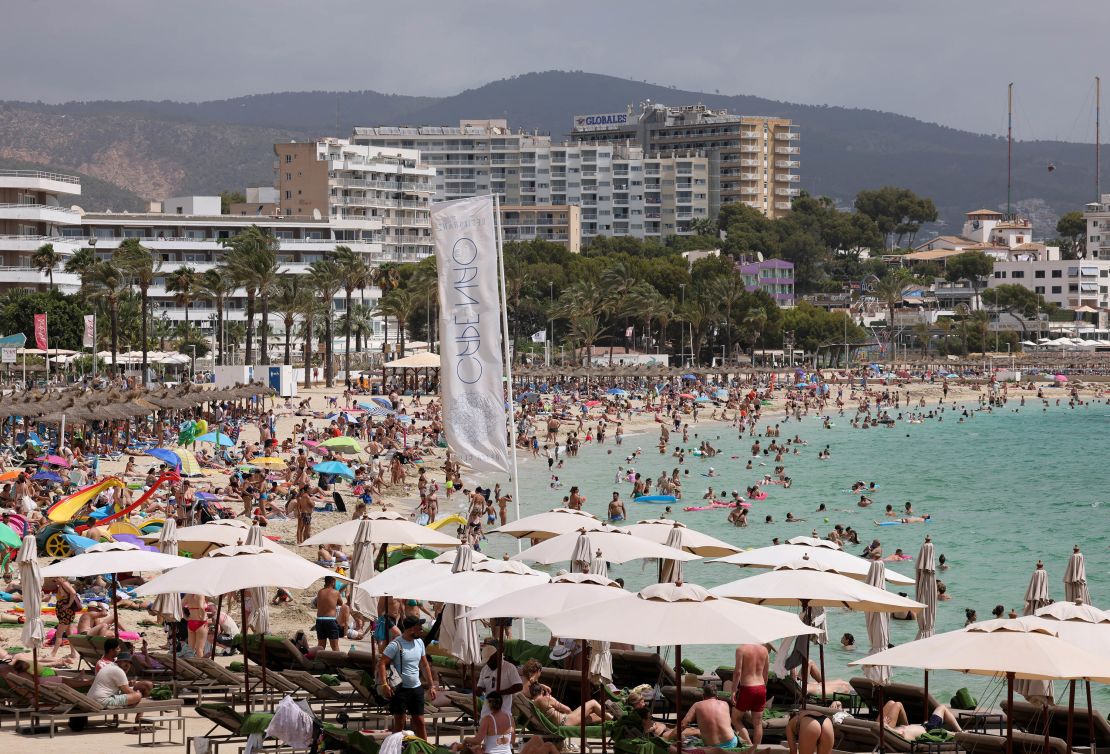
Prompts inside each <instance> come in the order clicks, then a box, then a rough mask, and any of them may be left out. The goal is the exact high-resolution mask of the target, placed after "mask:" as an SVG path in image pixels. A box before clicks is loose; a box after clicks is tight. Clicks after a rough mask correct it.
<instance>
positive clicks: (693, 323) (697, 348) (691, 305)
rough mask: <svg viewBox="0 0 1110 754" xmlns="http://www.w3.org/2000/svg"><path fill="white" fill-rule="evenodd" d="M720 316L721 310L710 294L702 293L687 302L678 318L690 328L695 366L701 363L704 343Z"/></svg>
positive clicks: (691, 348)
mask: <svg viewBox="0 0 1110 754" xmlns="http://www.w3.org/2000/svg"><path fill="white" fill-rule="evenodd" d="M719 316H720V310H719V309H718V308H717V306H716V304H715V303H714V302H713V301H711V300H710V297H709V294H708V293H701V294H699V295H697V296H694V297H693V298H690V299H687V300H686V305H685V306H684V307H682V310H681V311H680V312H679V315H678V318H679V319H680V320H681V321H683V322H685V323H686V324H688V325H689V326H690V351H691V358H692V359H693V362H694V364H695V365H696V364H698V363H700V361H699V355H700V354H701V347H702V342H703V341H704V340H705V336H706V335H707V334H708V333H709V330H710V328H711V327H712V326H713V323H714V322H716V321H717V318H718V317H719Z"/></svg>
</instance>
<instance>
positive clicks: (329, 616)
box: [316, 576, 343, 652]
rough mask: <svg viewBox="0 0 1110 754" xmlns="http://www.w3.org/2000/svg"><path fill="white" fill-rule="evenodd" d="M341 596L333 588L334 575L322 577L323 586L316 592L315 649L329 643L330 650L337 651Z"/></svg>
mask: <svg viewBox="0 0 1110 754" xmlns="http://www.w3.org/2000/svg"><path fill="white" fill-rule="evenodd" d="M342 605H343V596H342V595H341V594H340V593H339V592H338V591H337V590H336V588H335V577H334V576H325V577H324V588H323V589H321V590H320V591H319V592H317V593H316V650H317V651H319V650H321V649H324V647H325V645H327V644H330V645H331V651H333V652H338V651H339V636H340V634H341V633H342V631H341V630H340V626H339V608H340V607H341V606H342Z"/></svg>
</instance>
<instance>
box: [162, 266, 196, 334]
mask: <svg viewBox="0 0 1110 754" xmlns="http://www.w3.org/2000/svg"><path fill="white" fill-rule="evenodd" d="M197 288H198V281H197V273H196V270H194V269H193V268H192V267H178V268H177V269H176V270H174V271H173V272H171V273H170V274H169V275H167V276H166V292H167V293H172V294H174V297H173V300H174V303H175V304H177V305H178V306H181V307H184V308H185V327H186V328H187V327H188V326H189V307H191V306H192V305H193V301H194V300H195V299H196V297H197V293H198V291H197Z"/></svg>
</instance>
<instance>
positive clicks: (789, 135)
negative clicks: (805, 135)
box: [775, 131, 802, 141]
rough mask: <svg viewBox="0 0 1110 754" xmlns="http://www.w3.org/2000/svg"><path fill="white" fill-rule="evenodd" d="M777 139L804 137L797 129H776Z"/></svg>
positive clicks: (788, 139) (789, 139) (791, 139)
mask: <svg viewBox="0 0 1110 754" xmlns="http://www.w3.org/2000/svg"><path fill="white" fill-rule="evenodd" d="M775 138H776V139H786V140H787V141H796V140H797V139H800V138H802V135H801V134H800V133H798V132H797V131H775Z"/></svg>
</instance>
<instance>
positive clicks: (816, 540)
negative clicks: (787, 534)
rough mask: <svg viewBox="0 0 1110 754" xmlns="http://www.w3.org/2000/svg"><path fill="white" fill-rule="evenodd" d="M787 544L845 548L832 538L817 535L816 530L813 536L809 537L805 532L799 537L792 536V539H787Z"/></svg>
mask: <svg viewBox="0 0 1110 754" xmlns="http://www.w3.org/2000/svg"><path fill="white" fill-rule="evenodd" d="M786 544H788V545H804V546H805V547H825V548H828V549H829V550H840V549H843V548H841V546H840V545H838V544H837V543H836V542H833V541H832V540H828V539H821V538H820V537H818V536H817V532H816V531H815V532H813V536H809V537H807V536H805V535H804V534H803V535H801V536H798V537H791V538H790V539H788V540H786Z"/></svg>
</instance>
